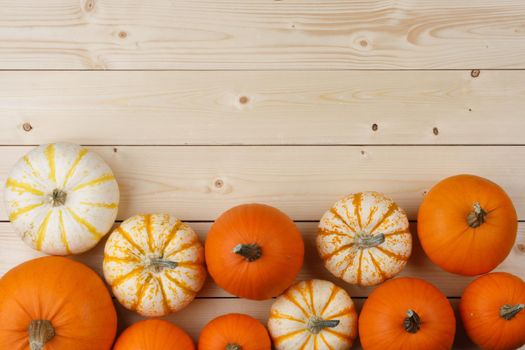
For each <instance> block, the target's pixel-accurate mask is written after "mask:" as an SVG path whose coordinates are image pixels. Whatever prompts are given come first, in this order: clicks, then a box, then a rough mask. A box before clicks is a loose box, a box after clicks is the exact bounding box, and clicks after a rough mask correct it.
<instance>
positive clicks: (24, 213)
mask: <svg viewBox="0 0 525 350" xmlns="http://www.w3.org/2000/svg"><path fill="white" fill-rule="evenodd" d="M5 202H6V207H7V212H8V215H9V220H11V222H12V224H13V225H14V227H15V230H16V231H17V232H18V233H19V234H20V235H21V236H22V239H23V240H24V241H25V242H26V243H27V244H28V245H30V246H31V247H33V248H34V249H37V250H41V251H43V252H45V253H48V254H55V255H66V254H77V253H82V252H84V251H86V250H89V249H90V248H92V247H93V246H95V245H96V244H97V242H98V241H99V240H100V239H101V238H102V237H103V236H104V235H105V234H107V233H108V232H109V230H111V227H112V226H113V223H114V221H115V218H116V216H117V210H118V203H119V189H118V185H117V181H116V180H115V177H114V176H113V172H112V171H111V169H110V168H109V166H108V165H107V164H106V163H105V162H104V161H103V160H102V159H101V158H100V157H99V156H98V155H97V154H95V153H93V152H91V151H88V150H87V148H83V147H80V146H78V145H74V144H70V143H53V144H49V145H42V146H39V147H37V148H36V149H34V150H32V151H31V152H29V153H28V154H26V155H25V156H24V157H23V158H22V159H20V160H19V161H18V162H17V163H16V164H15V166H14V168H13V169H12V170H11V173H10V174H9V177H8V178H7V181H6V184H5Z"/></svg>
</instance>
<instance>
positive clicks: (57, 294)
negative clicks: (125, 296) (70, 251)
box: [0, 257, 117, 350]
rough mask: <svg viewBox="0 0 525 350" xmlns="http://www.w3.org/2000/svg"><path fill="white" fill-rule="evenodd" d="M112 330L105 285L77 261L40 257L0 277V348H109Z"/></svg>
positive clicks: (111, 311)
mask: <svg viewBox="0 0 525 350" xmlns="http://www.w3.org/2000/svg"><path fill="white" fill-rule="evenodd" d="M116 331H117V315H116V312H115V307H114V305H113V302H112V300H111V296H110V295H109V292H108V290H107V289H106V286H105V285H104V283H103V282H102V280H101V279H100V278H99V277H98V275H97V274H96V273H95V272H93V271H92V270H90V269H89V268H88V267H86V266H84V265H82V264H81V263H78V262H75V261H72V260H69V259H67V258H62V257H43V258H38V259H34V260H31V261H28V262H25V263H23V264H21V265H19V266H17V267H15V268H13V269H12V270H11V271H9V272H7V273H6V274H5V275H4V276H3V277H2V279H1V280H0V349H12V350H22V349H30V350H43V349H45V350H48V349H49V350H51V349H52V350H71V349H75V350H93V349H97V350H109V349H110V348H111V345H112V344H113V340H114V338H115V334H116Z"/></svg>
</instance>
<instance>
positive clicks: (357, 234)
mask: <svg viewBox="0 0 525 350" xmlns="http://www.w3.org/2000/svg"><path fill="white" fill-rule="evenodd" d="M317 250H318V251H319V254H320V256H321V258H322V259H323V261H324V264H325V266H326V268H327V269H328V270H329V271H330V272H331V273H333V274H334V275H335V276H338V277H340V278H342V279H343V280H344V281H346V282H348V283H351V284H357V285H360V286H371V285H376V284H378V283H381V282H383V281H384V280H386V279H388V278H391V277H393V276H394V275H396V274H398V273H399V272H400V271H401V270H402V269H403V267H405V265H406V263H407V260H408V258H409V257H410V254H411V252H412V235H411V234H410V231H409V227H408V219H407V216H406V214H405V213H404V211H403V210H402V209H401V208H399V207H398V206H397V204H396V203H394V202H393V201H392V200H391V199H390V198H387V197H386V196H384V195H383V194H381V193H378V192H360V193H356V194H352V195H349V196H348V197H346V198H344V199H342V200H340V201H338V202H336V203H335V204H334V205H333V206H332V208H330V209H329V210H328V211H327V212H326V213H325V214H324V216H323V218H322V219H321V222H320V223H319V230H318V233H317Z"/></svg>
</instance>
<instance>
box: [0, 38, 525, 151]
mask: <svg viewBox="0 0 525 350" xmlns="http://www.w3.org/2000/svg"><path fill="white" fill-rule="evenodd" d="M1 32H2V31H1V29H0V33H1ZM524 42H525V38H524ZM0 51H1V48H0ZM0 57H1V55H0ZM0 67H1V65H0ZM524 81H525V71H490V70H489V71H480V72H479V75H478V76H477V77H472V71H471V70H461V71H407V72H404V71H345V72H319V71H316V72H290V71H288V72H261V71H257V72H231V71H207V72H195V71H194V72H151V71H149V72H141V71H132V72H129V71H126V72H114V71H113V72H83V71H81V72H55V71H52V72H48V71H46V72H35V71H31V72H14V71H4V72H0V82H1V83H0V125H1V126H2V127H1V128H0V145H19V144H31V145H35V144H41V143H46V142H54V141H56V140H62V141H71V142H76V143H82V144H96V145H100V144H106V145H195V144H199V145H225V144H235V145H240V144H242V145H253V144H272V145H277V144H288V145H290V144H302V145H309V144H310V145H312V144H314V145H319V144H323V145H328V144H330V145H333V144H339V145H341V144H344V145H349V144H352V145H361V144H384V145H391V144H460V145H464V144H523V143H525V138H524V136H523V133H524V132H525V118H524V117H523V110H525V84H524ZM374 124H376V126H377V128H376V127H374V126H373V125H374ZM24 127H25V129H24ZM374 129H375V130H374ZM26 130H27V131H26Z"/></svg>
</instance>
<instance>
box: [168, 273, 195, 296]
mask: <svg viewBox="0 0 525 350" xmlns="http://www.w3.org/2000/svg"><path fill="white" fill-rule="evenodd" d="M164 276H166V278H167V279H169V280H170V281H171V282H173V283H175V284H176V285H177V287H179V288H180V289H182V291H183V292H184V294H186V295H194V294H196V293H197V292H196V291H194V290H193V289H191V288H190V287H189V286H188V285H187V284H186V283H184V282H183V281H181V280H179V279H178V278H175V277H173V276H171V275H169V274H168V271H165V272H164Z"/></svg>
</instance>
